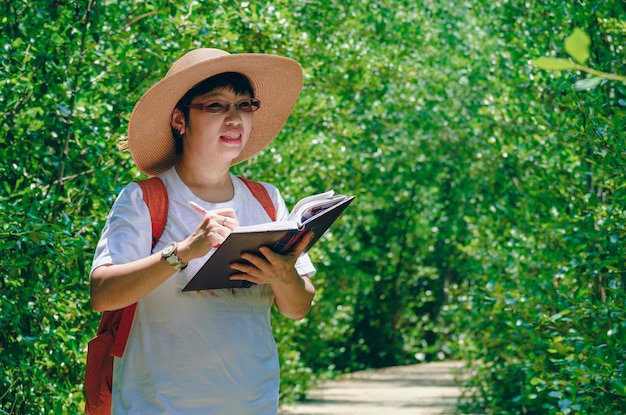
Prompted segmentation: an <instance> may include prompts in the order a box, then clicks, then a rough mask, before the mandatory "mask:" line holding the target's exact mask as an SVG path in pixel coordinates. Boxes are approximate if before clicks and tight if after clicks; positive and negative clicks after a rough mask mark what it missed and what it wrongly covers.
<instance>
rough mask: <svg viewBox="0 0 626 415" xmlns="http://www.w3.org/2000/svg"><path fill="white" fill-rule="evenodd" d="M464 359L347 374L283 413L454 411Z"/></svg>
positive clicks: (429, 414) (421, 414)
mask: <svg viewBox="0 0 626 415" xmlns="http://www.w3.org/2000/svg"><path fill="white" fill-rule="evenodd" d="M462 367H463V363H462V362H433V363H424V364H418V365H411V366H398V367H389V368H384V369H378V370H368V371H362V372H356V373H351V374H348V375H344V376H342V377H340V378H339V379H337V380H333V381H329V382H325V383H323V384H322V385H320V386H319V387H318V388H317V389H315V390H312V391H310V392H309V393H308V394H307V399H306V400H305V401H304V402H300V403H297V404H295V405H290V406H285V407H282V408H281V411H280V412H279V413H280V414H281V415H296V414H297V415H321V414H324V415H357V414H358V415H374V414H376V415H381V414H382V415H435V414H438V415H440V414H454V413H455V412H456V407H457V400H458V398H459V396H460V395H461V392H462V388H461V386H460V381H459V379H458V377H457V375H456V371H457V370H458V369H460V368H462Z"/></svg>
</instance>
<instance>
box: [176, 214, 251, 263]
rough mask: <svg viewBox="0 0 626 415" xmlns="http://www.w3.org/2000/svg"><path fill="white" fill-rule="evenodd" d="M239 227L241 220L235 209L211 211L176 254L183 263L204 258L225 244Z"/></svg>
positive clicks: (180, 245)
mask: <svg viewBox="0 0 626 415" xmlns="http://www.w3.org/2000/svg"><path fill="white" fill-rule="evenodd" d="M238 226H239V220H237V215H236V214H235V211H234V210H233V209H231V208H227V209H215V210H209V211H208V212H207V213H205V214H204V218H202V221H201V222H200V224H198V227H197V228H196V229H195V230H194V231H193V232H192V233H191V235H189V236H188V237H187V238H186V239H185V240H183V241H182V242H180V243H179V244H178V249H177V253H176V254H177V256H178V257H179V258H180V260H181V261H183V262H189V261H190V260H192V259H194V258H200V257H203V256H204V255H206V254H207V253H208V252H209V251H210V250H211V249H213V248H216V247H218V246H219V245H220V244H221V243H222V242H224V240H226V238H227V237H228V235H230V233H231V232H232V231H233V230H234V229H235V228H236V227H238Z"/></svg>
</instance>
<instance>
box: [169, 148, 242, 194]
mask: <svg viewBox="0 0 626 415" xmlns="http://www.w3.org/2000/svg"><path fill="white" fill-rule="evenodd" d="M229 167H230V166H228V167H223V168H221V169H220V168H216V166H215V165H211V166H210V167H209V166H201V167H198V166H195V167H193V168H190V166H189V165H187V164H186V163H185V162H184V161H183V159H182V158H181V159H179V161H178V163H177V164H176V173H178V177H180V179H181V180H182V182H183V183H185V184H186V185H187V187H189V189H190V190H191V191H192V193H193V194H195V195H196V196H197V197H199V198H200V199H202V200H204V201H206V202H213V203H220V202H228V201H229V200H231V199H232V198H233V197H234V195H235V189H234V187H233V182H232V180H231V177H230V169H229Z"/></svg>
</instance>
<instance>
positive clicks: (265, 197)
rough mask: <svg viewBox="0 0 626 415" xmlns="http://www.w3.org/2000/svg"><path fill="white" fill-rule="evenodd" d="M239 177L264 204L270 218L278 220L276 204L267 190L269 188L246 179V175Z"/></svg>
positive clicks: (262, 204)
mask: <svg viewBox="0 0 626 415" xmlns="http://www.w3.org/2000/svg"><path fill="white" fill-rule="evenodd" d="M239 179H240V180H241V181H242V182H243V183H244V184H245V185H246V186H248V189H250V191H251V192H252V195H253V196H254V197H255V198H256V199H257V200H258V201H259V203H260V204H261V206H263V209H265V212H267V215H268V216H269V217H270V219H272V220H273V221H275V220H276V207H275V206H274V202H272V198H271V197H270V194H269V193H268V192H267V189H266V188H265V186H263V185H262V184H261V183H259V182H255V181H253V180H250V179H246V178H245V177H241V176H239Z"/></svg>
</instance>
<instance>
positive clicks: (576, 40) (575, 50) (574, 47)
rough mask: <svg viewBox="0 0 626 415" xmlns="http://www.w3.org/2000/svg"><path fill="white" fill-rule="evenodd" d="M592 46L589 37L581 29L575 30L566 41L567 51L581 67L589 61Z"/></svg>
mask: <svg viewBox="0 0 626 415" xmlns="http://www.w3.org/2000/svg"><path fill="white" fill-rule="evenodd" d="M590 45H591V39H590V38H589V35H587V33H585V32H584V31H582V30H580V29H579V28H576V29H574V32H573V33H572V34H571V35H570V36H568V37H567V39H565V51H566V52H567V53H568V54H569V55H570V56H571V57H572V58H574V60H575V61H576V62H578V63H580V64H581V65H583V64H584V63H585V62H586V61H587V59H589V46H590Z"/></svg>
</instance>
